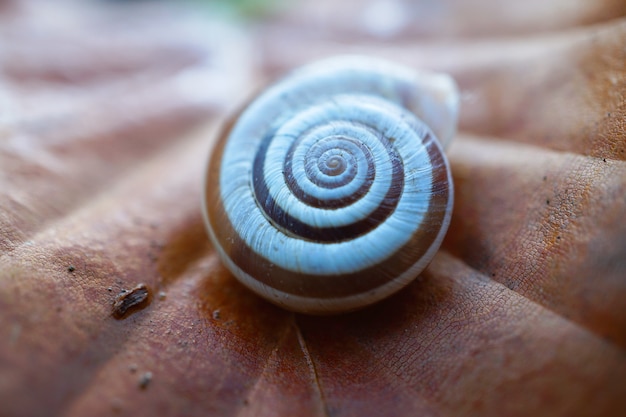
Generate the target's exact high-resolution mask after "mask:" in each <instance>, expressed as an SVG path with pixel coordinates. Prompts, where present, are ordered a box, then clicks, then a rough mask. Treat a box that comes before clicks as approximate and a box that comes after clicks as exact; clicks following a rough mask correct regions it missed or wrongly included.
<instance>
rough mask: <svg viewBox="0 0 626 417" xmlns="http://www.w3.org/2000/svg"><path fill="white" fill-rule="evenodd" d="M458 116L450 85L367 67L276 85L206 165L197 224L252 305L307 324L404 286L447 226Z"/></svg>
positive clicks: (320, 66) (393, 68) (300, 76)
mask: <svg viewBox="0 0 626 417" xmlns="http://www.w3.org/2000/svg"><path fill="white" fill-rule="evenodd" d="M458 102H459V98H458V92H457V88H456V85H455V83H454V81H453V80H452V79H451V78H450V77H449V76H447V75H443V74H432V73H427V72H424V73H422V72H416V71H414V70H412V69H409V68H405V67H402V66H398V65H395V64H392V63H390V62H387V61H382V60H377V59H371V58H363V57H339V58H331V59H327V60H324V61H320V62H317V63H314V64H311V65H308V66H306V67H304V68H301V69H300V70H297V71H295V72H294V73H292V74H290V75H289V76H287V77H286V78H285V79H283V80H282V81H279V82H278V83H276V84H274V85H272V86H271V87H270V88H269V89H267V90H266V91H265V92H263V93H262V94H261V95H260V96H258V97H257V98H256V99H254V101H252V103H251V104H250V105H249V106H248V107H247V108H246V109H245V110H244V111H243V112H242V113H241V114H240V115H239V116H238V118H237V119H236V120H235V121H234V122H233V123H232V124H230V125H229V126H228V127H227V128H226V129H225V132H223V134H222V136H221V137H220V139H219V141H218V143H217V145H216V147H215V149H214V150H213V153H212V156H211V158H210V161H209V167H208V170H207V177H206V183H205V197H204V216H205V222H206V226H207V229H208V231H209V235H210V237H211V240H212V241H213V244H214V246H215V249H216V250H217V252H218V254H219V255H220V257H221V258H222V261H223V262H224V264H225V265H226V266H227V267H228V268H229V269H230V271H232V273H233V274H234V275H235V276H236V277H237V278H238V279H239V280H240V281H241V282H242V283H243V284H244V285H246V286H247V287H249V288H250V289H252V290H253V291H254V292H256V293H258V294H259V295H261V296H263V297H265V298H267V299H268V300H270V301H272V302H273V303H275V304H278V305H280V306H283V307H285V308H287V309H290V310H293V311H297V312H304V313H311V314H327V313H336V312H344V311H351V310H355V309H358V308H361V307H364V306H366V305H369V304H372V303H374V302H376V301H379V300H381V299H383V298H385V297H387V296H389V295H391V294H392V293H394V292H396V291H398V290H399V289H401V288H402V287H404V286H405V285H407V284H408V283H409V282H411V281H412V280H413V279H414V278H415V277H417V275H418V274H419V273H420V272H422V270H423V269H424V268H425V267H426V266H427V265H428V263H429V262H430V260H431V259H432V258H433V256H434V255H435V253H436V251H437V250H438V249H439V246H440V245H441V241H442V240H443V237H444V235H445V233H446V231H447V229H448V225H449V223H450V216H451V212H452V203H453V186H452V177H451V174H450V169H449V167H448V162H447V160H446V157H445V155H444V153H443V146H442V144H441V143H444V144H445V143H446V142H448V141H449V140H450V139H451V138H452V136H454V134H455V132H456V120H457V112H458ZM437 138H439V139H440V140H441V142H439V139H437Z"/></svg>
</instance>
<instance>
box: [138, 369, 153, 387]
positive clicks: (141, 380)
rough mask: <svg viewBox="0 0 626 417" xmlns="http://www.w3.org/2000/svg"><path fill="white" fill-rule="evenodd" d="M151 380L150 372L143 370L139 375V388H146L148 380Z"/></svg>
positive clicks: (148, 383)
mask: <svg viewBox="0 0 626 417" xmlns="http://www.w3.org/2000/svg"><path fill="white" fill-rule="evenodd" d="M151 381H152V372H145V373H143V374H142V375H141V376H140V377H139V382H138V385H139V388H141V389H146V388H148V385H150V382H151Z"/></svg>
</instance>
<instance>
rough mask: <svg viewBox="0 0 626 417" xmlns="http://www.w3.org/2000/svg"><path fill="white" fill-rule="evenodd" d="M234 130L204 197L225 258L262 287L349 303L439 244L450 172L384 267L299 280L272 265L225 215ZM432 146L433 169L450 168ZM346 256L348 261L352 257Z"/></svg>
mask: <svg viewBox="0 0 626 417" xmlns="http://www.w3.org/2000/svg"><path fill="white" fill-rule="evenodd" d="M230 127H232V124H231V125H230ZM230 127H229V128H227V129H226V130H225V133H224V134H223V135H222V137H221V138H220V140H219V142H218V144H217V146H216V148H215V150H214V153H213V155H212V157H211V162H210V165H209V171H208V172H207V175H208V177H207V181H206V190H205V191H206V199H207V201H206V206H207V210H208V220H209V222H210V224H211V227H212V229H213V230H214V233H215V236H216V239H217V240H218V241H219V242H220V244H221V245H222V248H223V251H224V253H225V254H226V255H227V256H228V257H230V259H231V260H232V261H233V262H234V263H235V264H236V265H237V266H238V267H239V268H240V269H241V270H243V271H244V272H246V273H247V274H248V275H250V276H252V277H254V278H255V279H257V280H258V281H259V282H262V283H263V284H266V285H268V286H269V287H272V288H275V289H277V290H279V291H282V292H285V293H288V294H293V295H297V296H304V297H309V298H317V299H324V298H338V297H347V296H350V295H355V294H359V293H363V292H367V291H369V290H372V289H375V288H377V287H380V286H382V285H384V284H386V283H387V282H390V281H391V280H393V279H394V278H395V277H396V276H398V275H400V274H402V273H403V272H404V271H406V270H408V269H409V268H410V267H411V266H412V265H414V264H415V263H416V262H417V261H418V260H419V258H420V257H422V256H423V255H424V254H425V253H426V252H427V251H428V249H429V248H430V246H431V245H432V242H433V241H434V240H435V239H436V238H437V236H438V234H439V231H440V228H441V224H442V223H443V221H444V218H445V216H446V208H447V205H448V202H449V200H450V184H449V181H448V180H449V178H448V174H447V172H446V170H445V169H438V170H436V171H433V183H432V187H431V193H432V194H431V200H430V203H429V208H428V212H427V213H426V215H425V217H424V219H423V222H422V225H421V226H420V228H419V229H418V230H417V231H416V233H414V234H413V236H412V237H411V240H410V241H409V242H408V243H407V244H406V245H405V246H404V247H402V248H401V249H400V250H399V251H397V252H396V253H395V254H393V255H392V256H391V257H389V258H387V259H386V260H384V261H382V262H381V263H379V264H377V265H374V266H372V267H370V268H367V269H364V270H360V271H357V272H355V273H351V274H345V275H335V276H317V275H310V274H298V273H296V272H293V271H288V270H285V269H282V268H280V267H277V266H276V265H275V264H273V263H272V262H271V260H268V259H265V258H263V257H262V256H260V255H259V254H258V253H256V252H254V251H253V250H252V249H251V248H250V247H249V246H247V245H246V244H245V243H244V242H243V241H241V240H240V238H239V237H238V236H237V234H236V232H235V230H234V228H233V226H232V224H231V223H230V220H229V218H228V215H227V214H226V213H225V211H224V206H223V204H222V202H221V199H220V190H219V172H220V168H221V156H222V153H223V150H224V146H225V143H226V138H227V137H228V134H229V132H230ZM430 141H433V138H431V136H430V134H427V135H426V137H425V138H424V139H423V140H422V143H424V144H425V145H426V149H427V151H428V154H429V156H430V162H431V165H432V166H435V167H441V168H444V167H445V166H446V165H445V160H444V156H443V153H442V150H441V149H440V148H439V146H437V144H436V143H434V144H433V146H430V145H429V144H428V142H430ZM268 226H269V224H268ZM346 255H347V256H349V254H346Z"/></svg>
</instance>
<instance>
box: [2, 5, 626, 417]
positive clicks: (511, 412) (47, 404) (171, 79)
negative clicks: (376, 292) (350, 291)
mask: <svg viewBox="0 0 626 417" xmlns="http://www.w3.org/2000/svg"><path fill="white" fill-rule="evenodd" d="M44 3H45V2H37V1H26V2H6V3H5V4H4V5H2V6H3V7H0V59H1V61H2V62H3V65H2V67H1V69H0V91H1V92H2V93H1V94H2V96H1V97H0V99H1V100H2V104H1V105H2V106H3V110H2V114H1V115H0V135H1V136H2V139H3V140H2V141H0V251H1V253H0V404H2V412H1V413H0V414H2V415H7V416H37V415H67V416H73V415H76V416H84V415H108V414H113V413H116V414H119V415H188V416H193V415H198V416H204V415H254V416H263V415H289V416H291V415H299V416H307V415H342V416H344V415H345V416H349V415H354V416H368V415H451V416H460V415H480V416H517V415H519V416H527V415H533V416H540V415H545V416H559V415H563V416H592V415H593V416H613V415H617V414H619V413H620V412H621V411H622V410H624V409H625V408H626V387H625V386H624V383H623V382H624V380H625V378H626V351H625V349H626V313H625V312H624V308H623V305H624V300H625V299H626V225H625V223H624V221H623V219H624V218H626V204H625V203H626V163H625V160H626V148H625V147H626V145H625V143H626V137H625V133H624V132H625V131H626V110H625V108H626V107H625V100H624V97H625V96H626V64H625V62H626V49H624V45H625V44H626V21H625V20H624V19H623V18H621V19H620V18H618V17H619V16H621V15H623V14H624V13H626V12H625V11H624V6H623V3H622V2H618V1H608V0H607V1H598V2H592V3H591V2H587V3H584V5H583V2H564V1H555V2H552V3H547V2H543V1H542V2H539V1H532V2H527V3H524V6H523V7H524V8H523V9H522V6H521V5H517V3H515V4H516V8H514V9H511V12H510V13H508V14H506V15H504V17H503V18H502V19H494V18H493V16H494V13H495V12H492V13H489V12H485V10H489V9H490V8H493V7H495V8H496V9H495V10H500V11H502V13H504V11H506V10H509V9H508V7H509V6H510V5H511V4H513V3H512V2H497V1H494V0H491V1H487V0H483V1H478V0H476V1H474V2H472V8H471V10H472V11H473V13H472V14H471V15H467V16H466V15H465V14H464V11H465V10H468V9H467V7H468V6H467V2H460V1H454V0H450V1H447V2H438V3H437V5H438V6H437V7H439V8H436V7H435V6H434V4H435V3H432V2H423V3H419V2H416V3H409V2H402V1H397V2H390V3H394V4H396V5H400V6H398V7H411V8H414V10H413V9H411V10H413V13H415V15H411V16H412V17H411V18H412V19H414V20H411V24H410V25H409V26H407V27H406V28H405V29H403V30H401V31H399V32H397V33H395V34H391V35H386V36H390V38H387V39H394V42H393V43H384V42H382V41H380V39H381V38H380V34H376V33H374V34H373V33H372V32H371V30H370V31H369V32H368V29H367V27H365V28H363V27H361V26H359V25H358V24H356V23H355V24H354V26H350V23H349V22H356V21H355V20H352V21H350V19H349V18H346V16H345V15H343V13H344V11H345V10H348V9H350V8H354V7H356V6H357V4H358V2H354V1H347V2H342V3H341V4H337V2H321V3H323V5H325V7H326V8H327V10H331V11H335V12H336V15H331V17H329V18H328V26H327V29H328V30H327V32H326V33H325V35H324V36H323V37H322V38H318V37H316V36H314V35H312V34H314V33H316V31H317V30H319V25H320V22H321V21H322V20H324V18H315V16H314V15H313V14H311V13H310V10H312V7H313V6H311V4H313V2H305V3H306V4H308V6H306V7H308V8H302V9H298V8H295V7H294V8H292V9H290V10H288V11H285V12H284V13H283V14H282V15H278V16H275V17H274V18H273V20H271V21H269V20H268V21H266V22H261V23H260V27H259V28H258V31H257V32H256V34H257V36H254V39H252V36H250V39H247V38H245V37H242V36H241V35H240V34H238V33H237V32H236V30H235V29H233V28H232V27H228V26H225V25H223V23H217V22H215V21H212V20H209V21H208V22H206V21H205V22H201V21H199V20H197V19H198V18H197V16H190V15H189V14H188V13H186V12H180V10H178V9H169V8H167V6H162V5H161V6H156V5H153V4H139V5H133V6H124V7H127V8H123V9H118V7H121V6H113V5H109V6H108V8H107V9H101V8H98V9H95V10H94V9H91V8H87V6H80V7H79V6H77V5H76V4H75V3H71V2H68V3H65V2H59V3H58V4H56V3H55V5H54V6H45V5H44ZM375 3H376V2H368V4H369V6H368V7H374V6H372V5H375ZM379 3H380V2H379ZM426 4H428V5H430V7H426V6H425V5H426ZM402 5H403V6H402ZM46 7H47V8H46ZM102 7H104V6H102ZM162 7H165V9H163V8H162ZM320 7H321V6H320ZM378 7H380V5H379V6H378ZM173 10H178V12H177V13H181V14H177V15H176V16H177V18H176V19H171V14H170V13H172V11H173ZM315 10H317V9H315ZM53 11H54V13H55V16H57V19H60V20H55V19H51V18H49V16H50V15H51V13H52V12H53ZM513 11H519V13H513ZM120 13H122V14H120ZM308 15H310V16H312V18H311V19H310V20H306V19H303V16H308ZM122 16H123V17H124V19H128V21H130V22H132V23H133V24H132V25H130V26H131V27H132V29H133V30H132V31H130V30H128V29H126V30H125V31H124V27H125V26H124V25H123V24H121V23H120V22H121V17H122ZM324 16H328V15H324ZM529 16H533V17H536V20H529ZM613 17H615V19H614V20H611V19H612V18H613ZM342 18H343V19H342ZM346 21H348V23H345V26H344V23H340V22H346ZM68 22H71V23H73V24H67V23H68ZM420 22H427V23H424V24H425V25H426V24H429V25H431V26H424V25H422V26H421V27H420V26H419V23H420ZM431 22H432V23H431ZM437 22H445V24H446V25H444V27H442V28H441V29H439V28H438V26H437V25H436V24H435V23H437ZM61 23H63V24H61ZM591 23H593V24H591ZM194 25H199V26H194ZM578 25H585V26H578ZM164 27H167V29H168V30H166V31H165V30H163V28H164ZM190 27H196V28H198V29H197V30H190V29H189V28H190ZM126 28H127V27H126ZM295 28H297V30H296V29H295ZM537 31H542V33H537ZM206 33H212V34H213V38H219V39H220V40H221V41H222V43H224V44H225V45H226V46H223V47H222V46H218V45H216V44H215V43H212V42H208V43H206V42H207V39H206V38H207V36H206ZM502 33H505V34H506V35H507V36H508V37H489V36H492V35H496V34H502ZM286 34H287V35H288V36H286ZM512 34H518V36H517V37H511V35H512ZM165 35H166V36H165ZM127 39H128V41H125V40H127ZM376 39H378V40H376ZM442 39H446V40H445V41H444V40H442ZM51 43H54V44H55V45H58V49H52V48H51V47H50V44H51ZM249 50H258V51H261V52H262V54H261V57H262V61H261V66H260V67H257V66H255V61H254V60H252V59H250V58H248V57H247V55H246V54H244V53H243V52H244V51H249ZM233 51H235V52H233ZM236 51H239V52H236ZM347 51H350V52H359V53H367V54H373V55H381V56H385V57H388V58H392V59H395V60H398V61H401V62H405V63H408V64H411V65H415V66H427V67H430V68H436V69H440V70H446V71H450V72H451V73H452V74H453V75H454V76H455V77H456V78H457V80H458V81H459V83H460V85H461V88H462V92H463V104H462V112H461V114H462V120H461V133H460V134H459V135H458V137H457V138H456V139H455V141H454V143H453V145H452V146H451V148H450V161H451V165H452V169H453V175H454V180H455V188H456V203H455V212H454V216H453V223H452V226H451V229H450V232H449V235H448V237H447V239H446V241H445V242H444V246H443V249H442V250H441V252H440V253H439V254H438V255H437V256H436V258H435V260H434V261H433V263H432V264H431V266H430V267H429V268H428V269H427V270H426V272H425V273H424V274H422V276H421V277H420V278H419V279H418V280H417V281H416V282H415V283H413V284H411V285H410V286H409V287H407V288H406V289H405V290H403V291H402V292H400V293H399V294H397V295H396V296H394V297H393V298H392V299H390V300H387V301H384V302H382V303H380V304H378V305H376V306H373V307H371V308H368V309H365V310H362V311H359V312H356V313H352V314H349V315H344V316H338V317H325V318H320V317H307V316H301V315H295V314H292V313H288V312H285V311H283V310H281V309H279V308H277V307H274V306H272V305H270V304H268V303H266V302H265V301H263V300H261V299H259V298H258V297H256V296H255V295H253V294H252V293H250V292H249V291H247V290H246V289H245V288H243V287H242V286H241V285H239V284H238V283H237V282H236V281H235V280H234V279H233V277H232V276H231V275H230V274H229V273H228V271H227V270H226V269H225V268H224V267H223V266H222V265H221V264H220V262H219V260H218V258H217V256H216V255H215V252H214V251H213V249H212V248H211V247H210V244H209V242H208V239H207V237H206V234H205V232H204V226H203V224H202V218H201V213H200V203H199V202H200V193H201V188H202V187H201V181H202V177H203V170H204V165H205V160H206V157H207V155H208V152H209V148H210V145H211V143H212V141H213V140H214V138H215V136H216V129H217V128H218V125H219V124H220V123H221V122H222V121H223V120H224V119H225V118H226V117H227V115H228V114H229V111H230V109H231V108H232V107H233V106H237V105H239V104H240V103H241V101H242V98H243V97H244V96H246V95H249V94H251V91H252V89H251V88H250V86H251V85H252V84H256V83H258V80H259V79H267V78H269V77H271V76H275V75H276V74H277V72H279V71H282V70H285V69H287V68H290V67H292V66H294V65H297V64H300V63H302V62H305V61H309V60H312V59H315V58H317V57H319V56H323V55H327V54H331V53H344V52H347ZM5 63H6V64H5ZM251 73H254V74H255V77H251V76H250V74H251ZM194 86H195V87H196V88H193V87H194ZM129 92H132V93H131V94H129ZM5 109H6V110H5ZM140 282H141V283H145V285H146V286H147V287H149V288H150V289H151V291H152V293H153V294H159V293H161V292H166V293H167V296H166V297H161V296H158V297H154V298H153V299H152V302H151V303H150V304H149V305H148V306H146V307H145V308H144V309H142V310H140V311H135V312H134V314H132V315H128V316H125V317H124V320H115V318H114V317H112V315H111V306H112V305H113V303H114V301H115V299H116V296H117V295H118V294H119V293H120V291H121V290H122V289H124V288H125V289H129V288H133V287H134V286H135V285H136V284H137V283H140Z"/></svg>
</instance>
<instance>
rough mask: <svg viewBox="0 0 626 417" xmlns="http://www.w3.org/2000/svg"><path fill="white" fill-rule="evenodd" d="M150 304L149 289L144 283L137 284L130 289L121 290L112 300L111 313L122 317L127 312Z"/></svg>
mask: <svg viewBox="0 0 626 417" xmlns="http://www.w3.org/2000/svg"><path fill="white" fill-rule="evenodd" d="M148 304H150V289H149V288H148V286H147V285H146V284H138V285H137V286H135V288H132V289H130V290H122V291H121V292H120V293H119V294H118V295H117V296H116V297H115V300H114V301H113V306H112V310H113V311H112V314H113V317H115V318H116V319H118V320H119V319H123V318H125V317H126V316H127V315H128V314H129V313H131V312H133V311H137V310H141V309H143V308H145V307H146V306H148Z"/></svg>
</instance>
